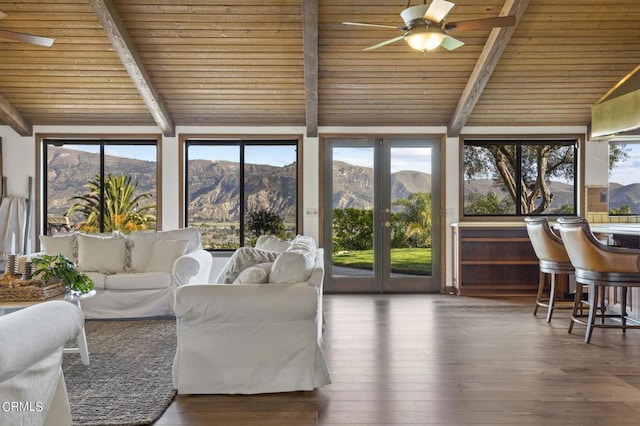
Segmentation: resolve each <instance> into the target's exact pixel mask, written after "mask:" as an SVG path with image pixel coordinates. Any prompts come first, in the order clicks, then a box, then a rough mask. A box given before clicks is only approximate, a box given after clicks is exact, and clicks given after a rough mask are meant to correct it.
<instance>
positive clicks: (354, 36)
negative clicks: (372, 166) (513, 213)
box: [0, 0, 640, 135]
mask: <svg viewBox="0 0 640 426" xmlns="http://www.w3.org/2000/svg"><path fill="white" fill-rule="evenodd" d="M420 3H422V2H420V1H414V2H412V3H411V5H417V4H420ZM455 3H456V6H455V7H454V8H453V9H452V11H451V12H450V13H449V15H448V17H447V20H448V21H450V22H452V21H463V20H469V19H476V18H484V17H494V16H498V15H500V14H501V13H502V14H504V13H513V14H517V16H521V19H519V22H518V24H517V26H516V27H515V28H512V29H510V30H509V31H505V30H502V31H501V32H500V30H497V29H496V30H493V34H492V32H491V31H490V30H475V31H459V32H455V34H452V35H454V36H455V37H456V38H458V39H460V40H462V41H463V42H464V43H465V45H464V46H463V47H461V48H459V49H457V50H454V51H446V50H436V51H433V52H430V53H427V54H422V53H420V52H417V51H414V50H412V49H410V48H409V47H408V46H407V45H406V43H405V42H404V41H399V42H397V43H394V44H390V45H387V46H385V47H382V48H380V49H377V50H373V51H366V52H365V51H363V50H362V49H364V48H365V47H367V46H371V45H373V44H376V43H378V42H380V41H383V40H386V39H389V38H392V37H395V36H398V35H401V32H400V31H397V30H394V29H384V28H368V27H354V26H346V25H343V24H342V22H343V21H356V22H369V23H380V24H388V25H401V24H402V20H401V18H400V15H399V14H400V12H401V11H402V10H403V9H404V8H405V7H406V6H407V2H406V1H403V0H395V1H389V0H234V1H233V2H229V1H222V0H45V1H27V0H25V1H3V0H0V10H1V11H3V12H5V13H6V14H7V15H8V16H6V17H4V18H3V19H0V30H8V31H16V32H21V33H31V34H37V35H40V36H45V37H51V38H54V39H55V43H54V44H53V46H51V47H40V46H35V45H31V44H28V43H23V42H15V41H5V40H0V124H8V125H10V126H11V127H13V128H14V129H15V130H16V131H17V132H18V133H20V134H22V135H30V134H32V132H33V126H34V125H65V126H74V125H157V126H159V128H160V129H161V130H162V132H163V133H164V134H165V135H173V134H174V133H175V126H177V125H210V126H251V125H256V126H262V125H267V126H305V125H306V126H307V130H308V133H309V134H310V135H313V134H315V132H316V129H317V126H386V125H390V126H448V129H449V134H451V135H456V134H458V133H459V131H460V129H461V128H462V127H463V126H465V125H467V126H505V125H514V126H515V125H517V126H529V125H588V124H589V122H590V117H591V115H590V112H591V106H592V105H593V104H595V103H596V102H597V101H598V99H600V98H601V97H602V96H603V95H604V94H605V93H606V92H607V91H608V90H609V89H610V88H611V87H613V86H614V85H615V84H616V83H617V82H618V81H619V80H620V79H621V78H623V77H624V76H625V75H627V74H628V73H629V72H630V71H631V70H633V69H634V68H635V67H636V66H637V65H638V62H639V60H638V58H639V57H640V1H638V0H611V1H605V0H459V1H456V2H455Z"/></svg>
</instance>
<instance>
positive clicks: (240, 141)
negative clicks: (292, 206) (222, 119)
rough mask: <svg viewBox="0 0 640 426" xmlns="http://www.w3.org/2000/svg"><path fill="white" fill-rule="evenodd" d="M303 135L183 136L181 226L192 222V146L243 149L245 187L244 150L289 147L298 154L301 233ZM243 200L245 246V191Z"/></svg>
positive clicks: (298, 227)
mask: <svg viewBox="0 0 640 426" xmlns="http://www.w3.org/2000/svg"><path fill="white" fill-rule="evenodd" d="M302 141H303V136H302V135H259V134H256V135H243V136H236V135H206V134H205V135H202V134H183V135H180V141H179V143H180V151H179V153H180V172H179V173H180V180H181V181H180V200H179V201H180V206H181V208H180V218H179V220H180V224H181V225H182V226H185V227H186V226H188V218H189V203H188V202H187V200H188V194H187V190H188V185H187V183H188V167H187V162H188V161H189V158H188V153H187V151H188V147H189V145H198V144H199V145H211V146H215V145H237V146H239V147H240V148H241V149H240V159H239V161H240V168H239V170H240V183H241V186H244V169H245V167H244V154H243V151H244V150H243V149H242V148H243V147H245V146H260V145H265V146H269V145H290V146H294V147H295V150H296V219H295V224H296V233H300V232H301V230H302V229H303V214H302V211H303V210H302V209H303V199H302V197H303V185H304V181H303V179H302V176H303V170H302V169H303V152H302ZM239 196H240V199H241V200H243V202H241V203H240V221H239V222H240V238H239V243H240V244H241V246H242V244H244V243H243V241H244V239H245V233H244V224H245V213H246V212H245V206H244V199H245V193H244V191H242V190H241V191H240V194H239ZM206 250H208V251H209V252H212V253H229V252H231V251H233V250H234V249H215V248H207V249H206Z"/></svg>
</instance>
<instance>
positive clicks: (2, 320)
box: [0, 301, 84, 426]
mask: <svg viewBox="0 0 640 426" xmlns="http://www.w3.org/2000/svg"><path fill="white" fill-rule="evenodd" d="M83 323H84V315H83V314H82V312H81V311H80V310H79V309H78V308H77V307H76V306H75V305H73V304H71V303H68V302H64V301H49V302H43V303H40V304H37V305H34V306H30V307H28V308H24V309H22V310H19V311H16V312H13V313H10V314H7V315H4V316H2V317H0V404H2V406H1V407H0V425H22V426H39V425H52V426H65V425H71V412H70V409H69V400H68V398H67V388H66V386H65V383H64V377H63V375H62V350H63V347H64V344H65V343H66V342H67V341H69V340H71V339H73V338H75V337H76V336H77V335H78V333H79V332H80V329H81V328H82V325H83Z"/></svg>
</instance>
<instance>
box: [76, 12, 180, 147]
mask: <svg viewBox="0 0 640 426" xmlns="http://www.w3.org/2000/svg"><path fill="white" fill-rule="evenodd" d="M89 3H90V4H91V7H93V10H94V11H95V14H96V16H97V17H98V20H99V21H100V23H101V24H102V27H103V28H104V30H105V32H106V33H107V37H109V40H110V41H111V44H112V45H113V48H114V49H115V51H116V53H117V54H118V56H119V57H120V61H122V64H123V65H124V67H125V69H126V70H127V73H128V74H129V77H131V80H132V81H133V84H134V85H135V86H136V88H137V89H138V92H139V93H140V96H141V97H142V100H143V101H144V103H145V104H146V105H147V108H148V109H149V112H150V113H151V115H152V117H153V119H154V120H155V122H156V124H157V125H158V127H160V130H161V131H162V134H163V135H164V136H169V137H171V136H175V134H176V130H175V125H174V124H173V120H172V119H171V116H170V115H169V113H168V111H167V109H166V107H165V105H164V103H163V102H162V100H161V98H160V96H159V95H158V92H157V91H156V89H155V88H154V87H153V83H152V82H151V79H150V78H149V75H148V74H147V72H146V70H145V68H144V66H143V64H142V60H141V59H140V56H139V55H138V52H137V50H136V48H135V45H134V44H133V42H132V41H131V38H130V37H129V34H128V32H127V30H126V28H125V26H124V24H123V22H122V19H121V18H120V15H119V14H118V11H117V10H116V8H115V6H114V5H113V2H112V1H111V0H89Z"/></svg>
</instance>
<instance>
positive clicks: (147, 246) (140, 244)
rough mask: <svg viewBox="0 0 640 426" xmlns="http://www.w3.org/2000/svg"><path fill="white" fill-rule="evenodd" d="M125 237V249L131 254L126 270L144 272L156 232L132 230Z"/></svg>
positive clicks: (155, 238) (149, 258)
mask: <svg viewBox="0 0 640 426" xmlns="http://www.w3.org/2000/svg"><path fill="white" fill-rule="evenodd" d="M127 239H128V241H127V250H129V252H130V254H131V262H130V264H129V267H128V268H127V272H144V271H145V270H146V269H147V264H148V263H149V261H150V260H151V251H152V250H153V243H154V242H155V241H156V240H157V239H158V237H157V235H156V232H143V231H138V232H132V233H131V234H129V236H128V237H127Z"/></svg>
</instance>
